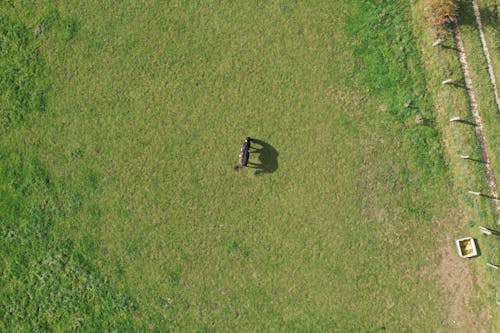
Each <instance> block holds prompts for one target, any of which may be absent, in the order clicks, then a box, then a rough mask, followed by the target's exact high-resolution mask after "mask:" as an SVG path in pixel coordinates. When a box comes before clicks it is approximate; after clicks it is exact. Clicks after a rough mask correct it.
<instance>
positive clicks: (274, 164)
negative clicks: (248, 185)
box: [247, 138, 279, 175]
mask: <svg viewBox="0 0 500 333" xmlns="http://www.w3.org/2000/svg"><path fill="white" fill-rule="evenodd" d="M255 145H257V146H255ZM251 149H252V150H251V151H250V155H253V154H257V155H258V159H259V162H258V163H254V162H252V161H250V162H249V163H248V165H247V167H249V168H253V169H256V171H255V174H256V175H262V174H266V173H273V172H274V171H276V170H278V155H279V153H278V151H277V150H276V148H274V147H273V146H271V145H270V144H269V143H267V142H265V141H262V140H259V139H254V138H252V144H251Z"/></svg>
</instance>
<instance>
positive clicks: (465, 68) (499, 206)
mask: <svg viewBox="0 0 500 333" xmlns="http://www.w3.org/2000/svg"><path fill="white" fill-rule="evenodd" d="M453 36H454V37H455V42H456V45H457V48H458V54H459V60H460V66H461V67H462V72H463V74H464V79H465V87H466V89H467V93H468V95H469V103H470V109H471V112H472V115H473V117H474V121H475V123H476V127H475V128H476V134H477V137H478V139H479V143H480V146H481V155H482V158H483V161H484V163H485V171H486V180H487V182H488V186H489V188H490V193H489V195H490V196H491V197H492V198H494V199H492V200H494V202H495V205H496V210H497V216H498V213H499V212H500V200H498V190H497V183H496V180H495V175H494V174H493V170H492V168H491V163H490V158H489V153H488V142H487V139H486V136H485V133H484V127H483V121H482V119H481V115H480V114H479V107H478V105H477V98H476V93H475V91H474V86H473V85H472V79H471V75H470V70H469V65H468V63H467V57H466V54H465V49H464V43H463V41H462V36H461V34H460V27H459V25H458V24H456V25H455V28H454V30H453ZM483 45H486V44H483ZM483 49H484V48H483ZM493 80H494V79H493ZM495 89H496V88H495ZM498 223H500V220H499V221H498Z"/></svg>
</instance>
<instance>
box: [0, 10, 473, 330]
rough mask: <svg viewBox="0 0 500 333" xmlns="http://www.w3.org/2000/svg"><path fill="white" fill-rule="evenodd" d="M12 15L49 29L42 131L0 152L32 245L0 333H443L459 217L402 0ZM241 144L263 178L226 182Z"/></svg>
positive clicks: (14, 222) (24, 134)
mask: <svg viewBox="0 0 500 333" xmlns="http://www.w3.org/2000/svg"><path fill="white" fill-rule="evenodd" d="M6 8H7V7H6ZM5 15H7V16H8V17H10V18H11V20H13V21H14V22H23V24H24V27H25V28H23V31H25V32H34V31H36V28H37V27H38V26H39V25H40V24H42V25H45V24H46V25H47V29H46V30H44V33H42V34H41V35H40V36H39V37H38V39H36V38H34V37H33V36H31V37H29V39H30V41H29V43H28V47H27V49H30V48H32V47H34V46H35V45H36V47H39V49H40V52H39V54H40V57H41V59H43V64H41V65H40V66H41V67H40V71H42V73H43V74H38V75H37V76H35V77H33V78H32V81H30V82H37V80H41V81H43V82H45V83H46V85H45V86H44V89H43V93H44V96H46V99H45V101H46V102H45V107H44V108H43V109H44V112H31V113H29V114H27V115H26V116H25V117H23V119H19V121H17V122H16V124H15V126H14V125H10V126H9V127H8V128H7V129H6V134H5V135H4V136H2V138H1V139H0V147H5V149H3V150H2V152H5V153H3V154H2V159H1V160H0V161H1V163H2V170H5V171H3V174H2V175H3V176H2V179H1V182H2V183H1V184H2V191H4V192H5V193H7V194H6V197H8V198H11V197H12V199H9V200H10V201H8V202H6V203H5V204H3V205H2V206H1V210H0V214H1V217H2V219H6V220H7V221H9V224H8V226H9V227H8V228H7V227H5V228H4V229H3V230H2V237H3V239H7V237H9V236H8V235H9V230H11V229H12V230H18V229H19V228H21V229H22V228H25V227H26V228H27V227H29V228H30V229H29V230H32V231H29V233H28V234H26V235H23V237H19V238H20V239H22V240H26V244H24V243H18V242H15V243H14V242H10V243H8V244H9V245H8V246H7V247H6V249H5V251H10V252H6V253H14V255H4V256H3V257H4V260H3V262H2V267H1V268H2V271H4V268H5V267H14V266H15V267H18V268H16V270H15V271H13V273H12V274H9V275H2V282H1V283H2V285H5V286H6V287H5V288H2V290H6V292H4V294H2V296H1V301H2V303H1V304H2V306H4V307H10V308H12V309H13V310H9V311H8V312H3V313H4V318H2V319H3V320H2V323H5V324H4V325H5V327H3V329H4V330H23V329H24V330H35V329H39V330H45V329H53V330H65V329H69V328H71V327H81V328H82V329H90V330H91V329H96V330H99V329H102V328H103V327H108V328H109V329H110V330H119V331H123V330H131V329H133V328H135V329H136V330H143V329H145V328H152V329H157V330H160V331H166V330H171V331H214V330H217V331H269V330H277V331H284V332H289V331H331V330H338V331H370V330H374V331H376V330H380V329H382V327H385V328H386V329H387V330H391V331H405V330H407V331H432V330H434V329H436V328H441V329H443V330H451V329H452V324H451V323H450V321H449V320H447V319H448V316H449V312H450V308H449V306H448V304H447V301H448V297H449V296H448V293H449V292H450V290H449V289H447V288H448V286H446V285H444V284H442V282H441V280H440V277H439V275H438V274H437V273H436V271H437V269H438V268H439V264H440V258H439V256H437V255H434V254H432V253H433V251H435V250H436V249H441V248H442V246H443V244H446V246H453V243H451V242H449V239H450V237H451V236H450V235H449V233H450V231H451V230H453V225H454V224H455V223H456V221H455V218H456V215H455V214H454V213H450V211H452V210H453V207H454V204H455V203H456V199H455V198H454V197H453V196H452V195H450V192H451V193H452V191H451V189H452V185H451V181H450V174H449V172H448V170H447V165H446V162H445V160H444V159H443V157H442V154H443V152H442V149H441V145H440V135H439V132H438V131H437V130H436V128H435V122H436V121H437V120H436V119H435V116H434V113H433V110H432V105H433V104H432V100H431V96H429V94H428V92H427V91H426V80H427V78H426V75H425V74H424V72H423V69H422V67H421V65H420V58H419V53H418V50H417V48H416V45H415V41H414V37H413V35H412V33H411V28H410V24H409V17H410V14H409V8H408V5H406V4H405V2H404V1H397V2H394V1H390V2H389V1H387V2H381V3H379V4H377V5H374V4H372V3H371V2H363V3H359V4H351V3H350V2H346V3H344V2H341V1H337V2H329V1H318V3H317V4H315V5H314V6H311V4H309V3H298V4H284V3H282V2H269V3H253V2H245V3H242V4H237V5H236V4H234V3H232V2H223V3H218V4H210V3H195V2H189V3H171V4H170V5H168V6H167V5H163V4H161V3H147V4H140V5H139V4H138V3H137V2H135V1H129V2H127V1H120V2H118V1H116V2H106V3H104V4H103V3H101V2H97V1H95V2H93V1H90V2H76V1H75V2H71V3H64V4H58V5H55V4H54V3H52V2H47V3H43V4H35V3H28V4H23V5H20V4H17V3H16V4H14V5H13V7H12V8H10V7H9V8H7V10H6V13H5ZM45 31H46V32H45ZM28 35H29V34H28ZM402 63H403V64H406V66H402V65H401V64H402ZM45 76H46V77H45ZM30 84H34V83H30ZM26 87H29V85H26ZM2 92H3V90H2ZM21 109H22V110H23V112H24V110H26V109H27V108H21ZM39 109H41V108H39ZM40 111H43V110H40ZM417 113H419V114H422V115H423V116H424V118H425V119H426V125H417V124H415V121H414V119H415V116H416V115H417ZM246 135H250V136H253V137H256V138H259V139H261V140H264V141H265V142H267V143H268V144H270V145H272V146H273V147H275V149H276V150H277V151H278V153H279V155H278V158H277V161H278V165H277V166H278V168H277V169H276V170H275V171H274V172H272V173H265V174H260V175H256V174H255V172H254V171H253V170H251V169H245V170H243V171H241V172H239V173H235V172H234V171H232V170H231V166H232V165H234V163H235V162H236V158H237V153H238V149H239V147H240V144H241V143H242V142H241V141H242V140H243V138H244V137H245V136H246ZM7 152H8V153H7ZM252 158H254V159H256V156H254V157H252ZM13 170H19V171H17V172H18V173H19V175H16V176H13V175H12V173H13V172H14V171H13ZM17 178H19V179H21V180H19V181H17V182H16V181H14V183H15V184H13V180H15V179H17ZM18 183H19V184H21V185H19V184H18ZM7 195H8V196H7ZM47 198H48V199H47ZM46 200H48V201H47V204H46V208H43V211H42V212H41V213H39V214H41V215H36V214H35V213H33V211H32V208H30V207H45V206H43V203H44V202H45V201H46ZM12 207H20V208H16V209H18V211H13V208H12ZM20 212H22V216H26V220H25V221H24V222H23V220H21V219H18V218H16V216H19V214H21V213H20ZM37 214H38V213H37ZM39 222H43V229H39V228H40V227H39V226H38V224H37V223H39ZM49 222H50V223H49ZM464 223H465V222H464ZM436 229H438V230H439V231H440V232H439V233H436V232H435V231H436ZM447 242H449V243H450V244H448V243H447ZM47 253H48V254H47ZM24 257H26V259H23V258H24ZM45 258H54V259H51V260H52V261H50V260H49V261H48V262H49V263H50V264H47V261H46V260H45ZM23 260H27V261H28V262H30V263H32V264H31V266H30V265H23V264H22V263H23ZM44 260H45V261H44ZM51 265H52V266H51ZM31 267H33V268H31ZM68 267H75V268H74V270H73V269H69V268H68ZM38 272H42V273H43V274H45V275H47V278H46V280H44V281H45V282H44V283H42V284H40V283H35V282H36V281H37V279H38V278H37V274H38V275H40V274H41V273H38ZM44 272H45V273H44ZM43 274H42V276H44V275H43ZM23 279H28V280H29V281H33V282H32V283H31V284H30V283H27V284H26V283H23V281H24V280H23ZM15 288H19V290H18V289H15ZM23 288H24V289H23ZM32 290H34V291H32ZM53 290H58V291H59V293H60V294H62V295H63V296H60V298H56V299H58V300H59V299H61V301H60V302H59V303H57V302H54V303H51V302H49V300H50V299H51V298H53V297H52V296H53V293H52V291H53ZM9 293H11V294H9ZM10 295H16V296H15V297H14V296H12V297H11V296H10ZM33 295H34V296H33ZM28 302H31V303H33V304H34V306H39V307H41V308H42V309H43V310H44V311H43V313H46V314H47V315H46V316H37V315H34V313H36V311H35V310H33V309H32V308H29V307H25V304H27V303H28ZM39 304H40V305H39ZM65 304H69V306H67V307H66V306H64V305H65ZM473 311H474V310H473ZM80 312H81V317H77V316H76V313H80ZM12 313H15V315H14V314H12ZM471 325H472V324H471ZM470 327H472V326H470ZM466 328H467V327H466Z"/></svg>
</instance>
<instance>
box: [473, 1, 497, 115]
mask: <svg viewBox="0 0 500 333" xmlns="http://www.w3.org/2000/svg"><path fill="white" fill-rule="evenodd" d="M472 6H473V8H474V16H475V17H476V23H477V27H478V29H479V37H480V38H481V46H482V47H483V53H484V56H485V57H486V62H487V64H488V74H489V75H490V81H491V84H492V85H493V92H494V93H495V100H496V102H497V111H498V112H499V114H500V98H499V97H498V87H497V83H496V80H495V73H494V71H493V66H492V64H491V57H490V51H489V50H488V44H486V38H484V30H483V22H482V21H481V12H480V11H479V6H478V4H477V0H472Z"/></svg>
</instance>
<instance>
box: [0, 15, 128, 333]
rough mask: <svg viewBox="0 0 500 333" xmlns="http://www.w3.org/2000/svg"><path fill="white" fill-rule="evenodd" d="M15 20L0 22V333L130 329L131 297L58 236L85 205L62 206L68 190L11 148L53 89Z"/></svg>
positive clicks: (31, 40) (28, 35) (32, 42)
mask: <svg viewBox="0 0 500 333" xmlns="http://www.w3.org/2000/svg"><path fill="white" fill-rule="evenodd" d="M12 14H13V13H12V12H9V11H7V12H2V16H1V17H0V24H1V26H0V32H1V35H0V43H1V47H2V52H1V59H0V63H1V67H0V73H1V74H2V75H1V86H0V92H1V96H2V107H1V109H0V110H1V112H0V117H1V120H2V121H1V123H0V131H1V133H2V136H3V138H2V145H1V146H0V198H1V200H0V221H1V223H0V237H1V240H2V242H1V243H2V246H1V247H0V256H1V258H2V260H1V270H0V330H2V331H5V332H7V331H16V332H21V331H39V330H42V331H46V330H50V331H53V330H55V331H68V330H75V329H83V330H100V331H102V330H124V329H127V328H128V327H130V324H131V323H132V320H131V315H132V314H133V309H134V306H133V304H132V302H131V301H130V299H129V298H128V296H127V295H126V294H124V293H123V292H121V291H115V290H113V289H112V288H111V287H110V285H109V283H108V282H107V281H106V279H105V278H103V277H102V276H101V275H100V274H99V272H97V271H96V270H95V268H94V265H93V264H92V263H91V262H89V260H88V256H87V254H85V253H82V252H81V251H79V250H77V249H75V246H74V242H73V240H72V238H71V237H69V235H55V234H54V232H53V229H54V224H56V223H57V221H60V220H63V219H65V218H71V217H72V216H73V214H74V213H75V211H77V210H78V208H79V205H80V199H78V198H74V200H73V202H66V203H65V204H63V202H62V201H61V200H65V199H63V198H65V193H64V191H68V189H64V190H63V189H61V188H58V185H57V184H55V183H54V182H53V181H52V179H51V177H50V176H49V174H48V172H47V170H46V169H45V167H44V166H43V165H42V163H41V162H40V160H39V158H37V157H36V156H34V155H33V154H32V153H31V152H29V153H28V154H24V152H21V151H19V150H18V146H17V145H16V143H15V142H14V143H10V144H9V142H8V141H7V140H8V138H9V135H10V134H11V133H12V132H13V131H15V129H16V128H19V127H22V126H23V122H24V121H25V120H26V119H27V118H28V117H29V115H30V114H31V113H38V114H40V113H41V112H46V111H47V109H46V100H45V96H46V94H47V92H48V89H49V83H48V82H50V81H48V80H46V79H45V75H47V71H46V68H45V66H44V64H43V61H42V60H41V58H40V57H39V54H38V52H37V49H38V48H39V47H41V43H40V42H38V41H37V40H36V37H35V36H34V34H33V33H32V31H30V29H29V28H28V27H27V26H26V25H24V24H23V23H22V21H21V20H20V19H19V18H18V17H15V15H12ZM6 139H7V140H6ZM16 146H17V147H16Z"/></svg>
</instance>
